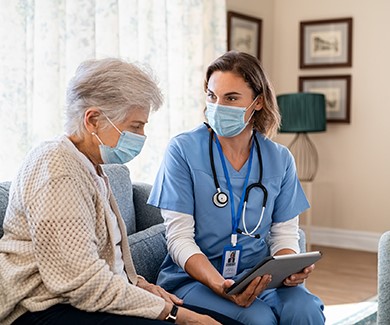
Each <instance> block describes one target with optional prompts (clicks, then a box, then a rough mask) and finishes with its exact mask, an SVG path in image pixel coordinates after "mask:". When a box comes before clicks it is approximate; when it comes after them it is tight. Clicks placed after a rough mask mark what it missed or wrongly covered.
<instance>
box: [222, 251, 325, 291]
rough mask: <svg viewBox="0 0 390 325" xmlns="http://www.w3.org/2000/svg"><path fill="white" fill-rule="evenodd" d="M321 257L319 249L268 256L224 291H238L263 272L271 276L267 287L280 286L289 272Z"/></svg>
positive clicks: (308, 264)
mask: <svg viewBox="0 0 390 325" xmlns="http://www.w3.org/2000/svg"><path fill="white" fill-rule="evenodd" d="M321 257H322V253H321V252H320V251H314V252H307V253H301V254H288V255H278V256H268V257H267V258H265V259H264V260H263V261H261V262H260V263H258V264H257V265H256V266H254V267H253V268H252V269H251V270H250V271H248V272H247V273H245V274H244V275H243V276H242V277H241V278H239V279H237V280H236V282H235V283H234V284H233V285H232V286H231V287H230V288H227V289H226V293H227V294H229V295H234V294H237V293H240V292H241V291H243V290H244V289H245V288H246V287H247V286H248V284H249V283H250V282H251V281H252V280H253V279H254V278H256V277H258V276H263V275H265V274H270V275H271V276H272V281H271V282H270V283H269V284H268V286H267V289H272V288H278V287H281V286H283V281H284V279H286V278H287V277H289V276H290V275H291V274H294V273H299V272H301V271H302V270H303V269H304V268H305V267H307V266H310V265H312V264H314V263H315V262H316V261H318V260H319V259H320V258H321Z"/></svg>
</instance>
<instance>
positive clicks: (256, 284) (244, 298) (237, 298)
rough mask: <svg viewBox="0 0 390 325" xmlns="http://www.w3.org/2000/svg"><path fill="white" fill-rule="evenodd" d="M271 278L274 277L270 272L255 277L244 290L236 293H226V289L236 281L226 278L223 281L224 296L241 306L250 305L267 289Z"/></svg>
mask: <svg viewBox="0 0 390 325" xmlns="http://www.w3.org/2000/svg"><path fill="white" fill-rule="evenodd" d="M271 280H272V278H271V276H270V275H268V274H266V275H263V276H261V277H260V276H258V277H256V278H255V279H253V280H252V282H251V283H249V285H248V286H247V287H246V289H245V290H244V291H243V292H241V293H239V294H235V295H228V294H226V293H225V289H227V288H229V287H231V286H232V285H233V283H234V281H233V280H225V281H224V282H223V283H222V292H223V293H222V296H223V297H225V298H226V299H229V300H231V301H233V302H234V303H236V304H237V305H239V306H241V307H249V306H250V305H251V304H252V303H253V302H254V301H255V299H256V297H257V296H258V295H259V294H260V293H262V292H263V291H264V290H265V289H267V286H268V284H269V283H270V282H271Z"/></svg>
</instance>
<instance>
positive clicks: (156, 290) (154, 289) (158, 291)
mask: <svg viewBox="0 0 390 325" xmlns="http://www.w3.org/2000/svg"><path fill="white" fill-rule="evenodd" d="M137 287H140V288H142V289H144V290H146V291H149V292H151V293H153V294H154V295H156V296H159V297H161V298H163V299H164V300H165V301H168V302H172V303H173V304H175V305H182V304H183V300H181V299H180V298H178V297H177V296H175V295H174V294H171V293H169V292H167V291H165V290H164V289H163V288H161V287H160V286H158V285H155V284H153V283H150V282H148V281H146V280H145V279H144V278H138V283H137Z"/></svg>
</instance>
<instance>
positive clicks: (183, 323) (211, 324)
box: [158, 302, 222, 325]
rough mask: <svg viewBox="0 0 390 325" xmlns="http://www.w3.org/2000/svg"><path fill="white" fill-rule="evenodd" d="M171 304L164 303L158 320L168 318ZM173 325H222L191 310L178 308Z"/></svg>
mask: <svg viewBox="0 0 390 325" xmlns="http://www.w3.org/2000/svg"><path fill="white" fill-rule="evenodd" d="M172 307H173V306H172V304H171V303H168V302H166V303H165V308H164V310H163V311H162V312H161V314H160V315H159V317H158V319H159V320H165V319H166V317H167V316H168V314H169V312H170V311H171V310H172ZM175 324H180V325H197V324H199V325H202V324H204V325H222V324H221V323H219V322H217V321H216V320H215V319H213V318H211V317H210V316H208V315H202V314H199V313H196V312H194V311H192V310H189V309H187V308H184V307H179V308H178V310H177V314H176V321H175Z"/></svg>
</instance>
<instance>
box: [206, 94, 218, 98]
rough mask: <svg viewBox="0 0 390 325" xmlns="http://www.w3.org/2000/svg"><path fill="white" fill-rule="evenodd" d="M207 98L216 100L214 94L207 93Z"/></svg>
mask: <svg viewBox="0 0 390 325" xmlns="http://www.w3.org/2000/svg"><path fill="white" fill-rule="evenodd" d="M207 97H208V98H210V99H215V98H216V97H215V95H214V94H212V93H207Z"/></svg>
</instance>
